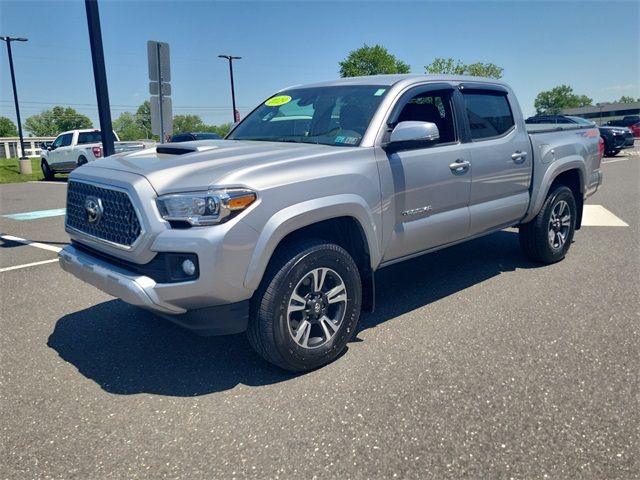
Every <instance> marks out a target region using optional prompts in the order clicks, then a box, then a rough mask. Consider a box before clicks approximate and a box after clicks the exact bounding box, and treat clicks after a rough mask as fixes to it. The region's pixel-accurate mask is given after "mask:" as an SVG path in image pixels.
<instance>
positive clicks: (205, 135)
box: [171, 132, 222, 143]
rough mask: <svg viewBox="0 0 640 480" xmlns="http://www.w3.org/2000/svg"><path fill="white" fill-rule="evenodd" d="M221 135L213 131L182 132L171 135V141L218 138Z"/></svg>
mask: <svg viewBox="0 0 640 480" xmlns="http://www.w3.org/2000/svg"><path fill="white" fill-rule="evenodd" d="M221 138H222V137H221V136H220V135H218V134H217V133H213V132H184V133H176V134H175V135H173V136H172V137H171V143H175V142H191V141H193V140H220V139H221Z"/></svg>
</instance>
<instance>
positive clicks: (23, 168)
mask: <svg viewBox="0 0 640 480" xmlns="http://www.w3.org/2000/svg"><path fill="white" fill-rule="evenodd" d="M0 40H3V41H5V42H7V53H8V54H9V70H11V83H12V84H13V101H14V102H15V104H16V118H17V120H18V134H19V135H20V153H21V154H22V156H21V157H20V173H21V174H28V173H32V172H31V161H30V160H29V159H28V158H27V156H26V155H25V154H24V137H23V136H22V122H21V121H20V107H19V106H18V91H17V90H16V75H15V73H14V72H13V56H12V55H11V42H27V41H28V40H29V39H28V38H23V37H0Z"/></svg>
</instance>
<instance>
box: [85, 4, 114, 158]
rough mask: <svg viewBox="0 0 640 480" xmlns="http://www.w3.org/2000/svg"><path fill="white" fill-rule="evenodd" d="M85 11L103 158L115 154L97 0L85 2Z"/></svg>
mask: <svg viewBox="0 0 640 480" xmlns="http://www.w3.org/2000/svg"><path fill="white" fill-rule="evenodd" d="M84 5H85V8H86V10H87V26H88V27H89V42H90V43H91V60H92V61H93V78H94V80H95V84H96V97H97V100H98V117H99V118H100V134H101V136H102V149H103V152H104V156H105V157H108V156H109V155H113V154H114V153H115V149H114V147H113V140H114V137H113V126H112V124H111V109H110V106H109V89H108V87H107V72H106V69H105V66H104V52H103V50H102V30H101V29H100V12H99V11H98V1H97V0H85V1H84Z"/></svg>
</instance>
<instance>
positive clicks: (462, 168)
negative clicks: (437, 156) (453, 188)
mask: <svg viewBox="0 0 640 480" xmlns="http://www.w3.org/2000/svg"><path fill="white" fill-rule="evenodd" d="M470 166H471V163H469V162H467V161H466V160H462V159H460V158H459V159H458V160H456V161H455V162H453V163H452V164H450V165H449V168H450V169H451V171H452V172H453V173H454V174H460V173H465V172H466V171H467V170H469V167H470Z"/></svg>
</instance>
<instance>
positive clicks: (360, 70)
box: [339, 44, 411, 77]
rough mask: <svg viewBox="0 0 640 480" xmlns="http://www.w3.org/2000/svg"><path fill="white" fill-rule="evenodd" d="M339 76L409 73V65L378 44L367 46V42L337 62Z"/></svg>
mask: <svg viewBox="0 0 640 480" xmlns="http://www.w3.org/2000/svg"><path fill="white" fill-rule="evenodd" d="M339 65H340V76H341V77H359V76H363V75H379V74H385V73H409V72H410V71H411V67H409V65H407V64H406V63H404V62H403V61H401V60H398V59H397V58H396V57H395V56H393V55H392V54H390V53H389V52H388V51H387V49H386V48H384V47H382V46H380V45H374V46H373V47H369V46H368V45H367V44H365V45H364V46H362V47H360V48H358V49H357V50H353V51H351V52H349V55H348V56H347V58H346V59H344V60H343V61H342V62H340V63H339Z"/></svg>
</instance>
